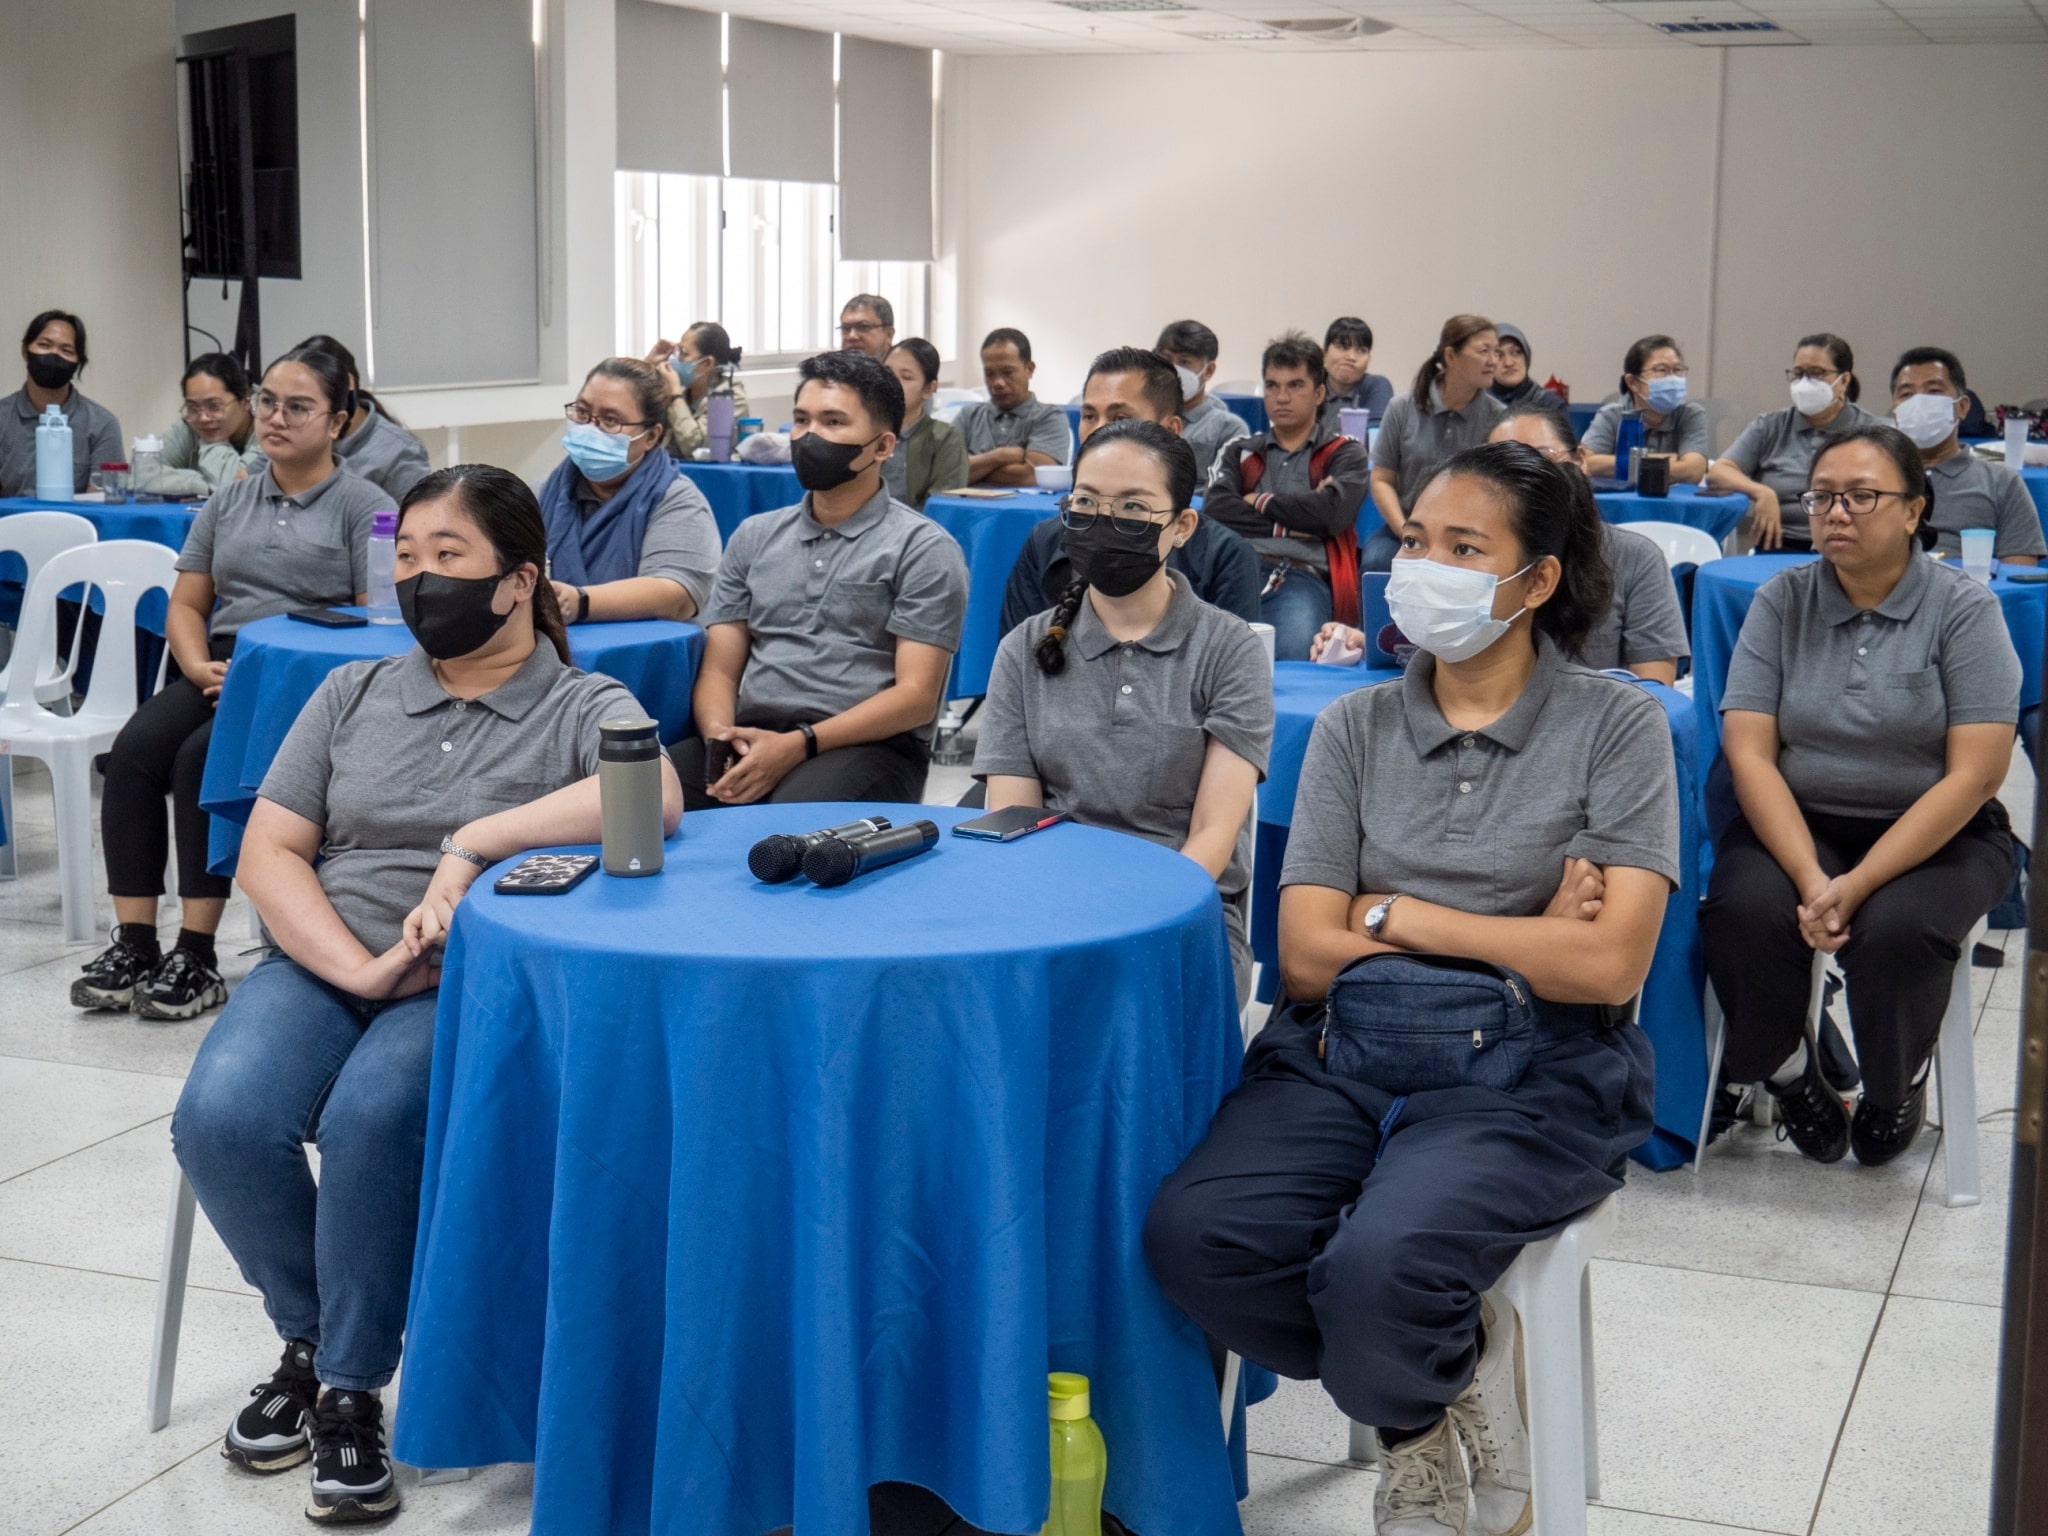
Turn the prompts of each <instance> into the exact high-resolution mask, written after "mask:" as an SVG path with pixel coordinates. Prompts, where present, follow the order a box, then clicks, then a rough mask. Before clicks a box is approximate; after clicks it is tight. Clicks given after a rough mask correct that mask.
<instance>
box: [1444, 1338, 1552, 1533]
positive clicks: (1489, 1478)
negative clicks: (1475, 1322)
mask: <svg viewBox="0 0 2048 1536" xmlns="http://www.w3.org/2000/svg"><path fill="white" fill-rule="evenodd" d="M1479 1317H1480V1321H1481V1323H1483V1324H1484V1326H1485V1328H1486V1352H1485V1353H1484V1354H1482V1355H1481V1356H1480V1357H1479V1369H1478V1370H1476V1371H1474V1372H1473V1373H1472V1385H1471V1386H1469V1387H1467V1388H1466V1389H1465V1390H1464V1391H1463V1392H1462V1393H1461V1394H1460V1395H1459V1397H1458V1400H1457V1401H1456V1402H1455V1403H1453V1404H1451V1412H1450V1422H1451V1423H1452V1424H1453V1425H1454V1426H1456V1428H1457V1431H1458V1438H1459V1439H1460V1440H1462V1441H1463V1442H1464V1443H1465V1454H1466V1456H1467V1457H1469V1458H1470V1460H1471V1463H1472V1512H1473V1516H1474V1519H1475V1529H1474V1531H1473V1536H1523V1532H1525V1531H1527V1530H1528V1529H1529V1523H1530V1521H1531V1520H1532V1519H1533V1518H1534V1511H1533V1509H1532V1508H1531V1505H1530V1499H1529V1489H1530V1479H1529V1425H1528V1421H1527V1420H1526V1419H1525V1418H1524V1417H1523V1415H1522V1398H1523V1395H1524V1394H1525V1392H1526V1391H1527V1383H1526V1381H1525V1379H1524V1369H1523V1365H1522V1338H1521V1333H1522V1329H1521V1319H1519V1318H1517V1317H1516V1316H1515V1309H1514V1308H1513V1307H1507V1308H1504V1309H1503V1310H1502V1312H1501V1314H1500V1316H1499V1317H1495V1315H1494V1310H1493V1304H1492V1303H1491V1302H1489V1301H1486V1300H1485V1299H1484V1298H1482V1299H1481V1300H1480V1303H1479Z"/></svg>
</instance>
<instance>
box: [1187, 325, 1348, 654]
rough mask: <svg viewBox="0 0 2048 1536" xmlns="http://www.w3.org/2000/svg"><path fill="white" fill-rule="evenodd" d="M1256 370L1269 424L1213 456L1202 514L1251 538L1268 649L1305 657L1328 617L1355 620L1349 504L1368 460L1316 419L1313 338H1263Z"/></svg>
mask: <svg viewBox="0 0 2048 1536" xmlns="http://www.w3.org/2000/svg"><path fill="white" fill-rule="evenodd" d="M1259 371H1260V373H1261V374H1262V375H1263V376H1264V379H1265V386H1266V416H1267V419H1268V420H1269V421H1270V422H1271V423H1272V426H1271V427H1270V428H1269V429H1268V430H1266V431H1264V432H1260V433H1256V434H1254V435H1253V436H1251V437H1247V438H1244V439H1242V440H1240V441H1238V442H1235V443H1232V444H1230V445H1229V446H1227V447H1226V448H1225V449H1224V450H1223V451H1222V453H1221V454H1219V455H1218V457H1217V460H1216V471H1215V473H1214V474H1213V475H1212V476H1211V477H1210V480H1209V489H1208V491H1207V492H1206V494H1205V497H1204V500H1203V502H1202V513H1203V515H1204V517H1213V518H1215V519H1216V520H1217V521H1218V522H1219V523H1222V524H1223V525H1224V526H1225V527H1228V528H1230V529H1232V530H1233V531H1235V532H1237V533H1241V534H1243V535H1244V536H1245V537H1246V538H1248V539H1250V540H1251V544H1252V548H1253V549H1255V550H1257V551H1258V554H1259V561H1260V565H1261V567H1262V568H1263V569H1264V571H1265V582H1264V587H1263V589H1262V592H1261V596H1260V616H1261V617H1262V618H1263V619H1264V620H1265V622H1266V623H1268V624H1270V625H1272V626H1273V632H1274V633H1273V654H1274V656H1275V657H1276V658H1277V659H1279V660H1281V661H1306V660H1308V653H1309V647H1310V646H1311V645H1312V644H1313V643H1314V641H1315V637H1316V632H1317V631H1318V630H1320V629H1321V628H1322V627H1323V626H1324V625H1325V624H1327V623H1329V622H1330V620H1331V619H1332V618H1333V617H1334V618H1335V619H1337V621H1338V622H1340V623H1344V624H1351V625H1356V624H1357V623H1358V619H1357V614H1358V611H1359V591H1358V509H1359V508H1360V507H1361V506H1363V505H1364V504H1365V497H1366V492H1367V489H1368V487H1369V485H1370V483H1371V480H1372V460H1371V458H1370V457H1369V456H1368V455H1367V453H1366V450H1365V445H1364V444H1363V443H1360V442H1358V441H1356V440H1355V439H1353V438H1349V437H1345V436H1343V435H1341V434H1340V433H1337V432H1334V431H1332V430H1331V429H1330V428H1329V426H1328V425H1326V424H1325V423H1324V421H1323V418H1322V410H1323V402H1324V395H1325V377H1324V372H1323V349H1322V348H1321V347H1319V346H1317V345H1316V344H1315V343H1314V342H1313V341H1311V340H1309V338H1308V337H1306V336H1304V335H1302V334H1301V332H1299V331H1289V332H1288V333H1287V334H1286V335H1284V336H1282V337H1280V338H1279V339H1278V340H1277V341H1274V342H1271V343H1269V344H1268V345H1267V347H1266V352H1265V356H1264V357H1263V358H1262V359H1261V360H1260V365H1259ZM1346 614H1349V615H1352V617H1349V618H1347V617H1345V615H1346Z"/></svg>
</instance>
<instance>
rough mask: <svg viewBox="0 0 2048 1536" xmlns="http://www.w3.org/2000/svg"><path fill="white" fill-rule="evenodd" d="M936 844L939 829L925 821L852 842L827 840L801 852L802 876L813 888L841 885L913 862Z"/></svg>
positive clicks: (837, 839) (834, 839) (840, 839)
mask: <svg viewBox="0 0 2048 1536" xmlns="http://www.w3.org/2000/svg"><path fill="white" fill-rule="evenodd" d="M938 840H939V829H938V827H937V826H935V825H934V824H933V823H931V822H929V821H913V822H911V823H910V824H909V825H908V826H904V827H892V828H890V829H889V830H888V831H886V832H870V833H867V834H866V835H864V836H858V837H853V838H839V837H827V838H826V839H825V840H824V841H822V842H819V843H814V844H812V846H811V847H810V848H808V849H807V850H805V853H804V873H805V874H806V875H808V876H809V877H810V879H811V881H812V883H813V884H816V885H824V886H833V885H844V884H846V882H847V881H849V880H851V879H852V878H853V877H854V876H855V875H864V874H866V873H867V872H868V871H869V870H871V869H880V868H881V867H882V866H883V865H885V864H900V863H901V862H902V861H903V860H905V859H914V858H916V857H917V856H918V855H919V854H920V853H923V852H924V851H925V850H926V849H927V848H930V847H931V846H932V845H933V844H935V843H937V842H938Z"/></svg>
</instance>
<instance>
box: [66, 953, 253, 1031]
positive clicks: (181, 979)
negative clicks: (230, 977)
mask: <svg viewBox="0 0 2048 1536" xmlns="http://www.w3.org/2000/svg"><path fill="white" fill-rule="evenodd" d="M72 991H73V995H74V1000H75V998H76V992H77V988H76V987H74V988H73V989H72ZM227 1000H228V984H227V983H226V982H225V981H222V980H221V976H220V972H219V971H216V970H215V969H214V968H213V967H212V966H210V965H208V964H207V963H206V962H205V961H204V960H202V959H200V958H199V957H198V956H197V955H195V954H193V953H192V951H191V950H189V949H172V950H170V951H169V952H168V953H167V954H165V956H164V957H163V959H162V960H161V961H159V962H158V964H157V967H156V969H155V970H153V971H151V972H150V973H149V974H148V975H147V976H145V977H143V978H141V979H140V980H139V981H137V982H136V983H135V1005H134V1006H135V1016H136V1017H137V1018H141V1019H196V1018H198V1017H199V1015H200V1014H202V1013H204V1012H206V1010H207V1009H209V1008H218V1007H219V1006H220V1005H221V1004H222V1003H224V1002H226V1001H227Z"/></svg>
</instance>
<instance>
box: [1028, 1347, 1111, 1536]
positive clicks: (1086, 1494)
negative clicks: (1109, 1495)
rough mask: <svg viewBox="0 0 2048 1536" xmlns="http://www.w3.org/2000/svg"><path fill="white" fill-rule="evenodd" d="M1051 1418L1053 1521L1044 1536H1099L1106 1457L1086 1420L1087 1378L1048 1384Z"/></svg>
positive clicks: (1056, 1378)
mask: <svg viewBox="0 0 2048 1536" xmlns="http://www.w3.org/2000/svg"><path fill="white" fill-rule="evenodd" d="M1046 1386H1047V1396H1048V1399H1049V1408H1050V1412H1051V1415H1052V1518H1051V1519H1049V1520H1047V1521H1046V1522H1045V1531H1044V1533H1043V1536H1102V1483H1103V1479H1105V1478H1106V1477H1108V1476H1109V1451H1108V1448H1107V1447H1105V1446H1104V1445H1103V1443H1102V1431H1101V1430H1100V1429H1098V1428H1096V1427H1095V1421H1094V1420H1093V1419H1091V1418H1089V1417H1088V1378H1087V1377H1086V1376H1075V1375H1073V1374H1071V1373H1070V1372H1067V1371H1054V1372H1053V1373H1052V1374H1051V1375H1050V1376H1048V1377H1047V1378H1046Z"/></svg>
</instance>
